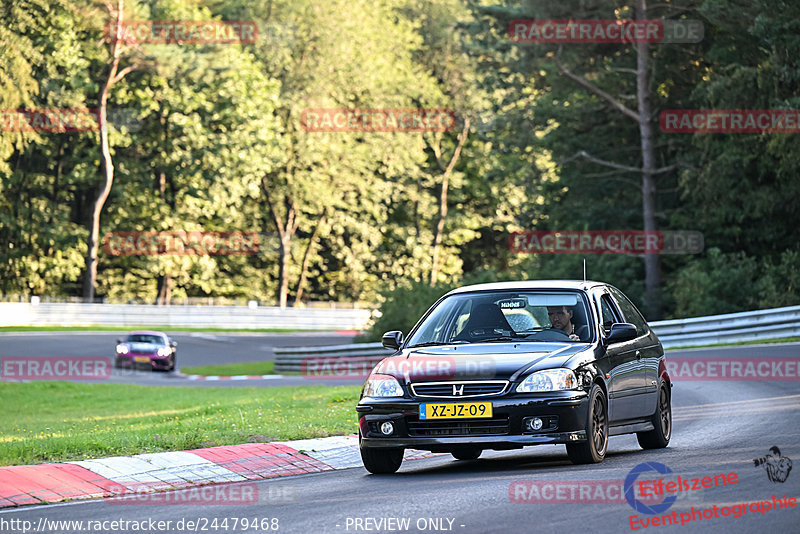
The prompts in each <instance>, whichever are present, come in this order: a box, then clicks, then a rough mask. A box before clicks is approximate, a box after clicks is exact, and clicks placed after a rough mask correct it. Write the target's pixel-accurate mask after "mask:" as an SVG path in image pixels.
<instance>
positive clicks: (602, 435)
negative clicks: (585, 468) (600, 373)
mask: <svg viewBox="0 0 800 534" xmlns="http://www.w3.org/2000/svg"><path fill="white" fill-rule="evenodd" d="M607 447H608V404H607V402H606V396H605V394H604V393H603V390H602V389H601V388H600V386H598V385H597V384H594V385H593V386H592V389H591V391H589V410H588V413H587V414H586V441H583V442H580V443H567V456H569V459H570V461H572V463H574V464H596V463H599V462H602V461H603V459H604V458H605V457H606V448H607Z"/></svg>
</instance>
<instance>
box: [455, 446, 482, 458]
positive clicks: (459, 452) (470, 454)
mask: <svg viewBox="0 0 800 534" xmlns="http://www.w3.org/2000/svg"><path fill="white" fill-rule="evenodd" d="M482 452H483V451H482V450H481V449H473V448H468V449H456V450H454V451H450V454H452V455H453V458H455V459H456V460H477V459H478V457H479V456H480V455H481V453H482Z"/></svg>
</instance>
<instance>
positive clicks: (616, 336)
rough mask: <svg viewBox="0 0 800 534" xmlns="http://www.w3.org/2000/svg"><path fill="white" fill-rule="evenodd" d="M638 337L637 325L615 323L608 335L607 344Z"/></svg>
mask: <svg viewBox="0 0 800 534" xmlns="http://www.w3.org/2000/svg"><path fill="white" fill-rule="evenodd" d="M635 337H636V326H634V325H632V324H631V323H614V324H612V325H611V331H610V332H609V333H608V336H607V337H606V345H609V344H611V343H621V342H623V341H630V340H631V339H634V338H635Z"/></svg>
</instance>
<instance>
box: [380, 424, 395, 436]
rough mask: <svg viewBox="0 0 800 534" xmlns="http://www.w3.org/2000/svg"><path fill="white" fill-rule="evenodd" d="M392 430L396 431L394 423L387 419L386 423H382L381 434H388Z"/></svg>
mask: <svg viewBox="0 0 800 534" xmlns="http://www.w3.org/2000/svg"><path fill="white" fill-rule="evenodd" d="M392 432H394V425H393V424H392V423H389V422H388V421H387V422H386V423H383V424H382V425H381V434H383V435H384V436H388V435H390V434H391V433H392Z"/></svg>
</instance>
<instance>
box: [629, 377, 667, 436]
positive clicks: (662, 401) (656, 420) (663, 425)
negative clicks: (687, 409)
mask: <svg viewBox="0 0 800 534" xmlns="http://www.w3.org/2000/svg"><path fill="white" fill-rule="evenodd" d="M651 421H652V422H653V430H650V431H648V432H637V433H636V439H637V440H638V441H639V445H640V446H641V447H642V448H643V449H663V448H664V447H666V446H667V445H668V444H669V438H670V437H671V436H672V402H671V399H670V392H669V385H668V384H667V383H663V384H661V389H660V390H659V392H658V406H656V413H654V414H653V418H652V420H651Z"/></svg>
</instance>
